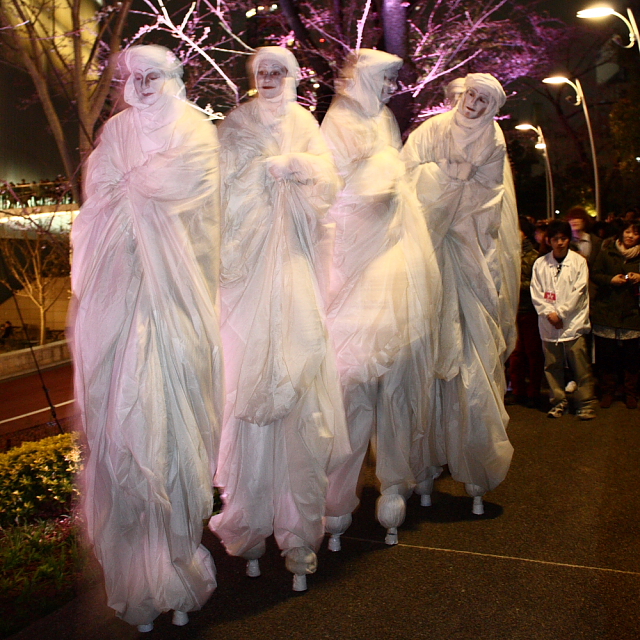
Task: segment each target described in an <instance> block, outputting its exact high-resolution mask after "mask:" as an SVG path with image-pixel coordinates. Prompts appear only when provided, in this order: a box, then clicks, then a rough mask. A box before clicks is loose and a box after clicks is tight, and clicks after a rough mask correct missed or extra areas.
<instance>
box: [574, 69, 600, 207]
mask: <svg viewBox="0 0 640 640" xmlns="http://www.w3.org/2000/svg"><path fill="white" fill-rule="evenodd" d="M576 86H577V88H578V98H579V99H580V102H582V110H583V111H584V119H585V120H586V121H587V131H588V132H589V144H590V145H591V158H592V159H593V181H594V184H595V195H596V218H597V219H598V220H601V219H602V218H601V212H600V179H599V178H598V160H597V158H596V145H595V143H594V141H593V131H592V130H591V119H590V118H589V110H588V109H587V101H586V100H585V99H584V93H583V92H582V86H581V85H580V80H578V79H577V78H576Z"/></svg>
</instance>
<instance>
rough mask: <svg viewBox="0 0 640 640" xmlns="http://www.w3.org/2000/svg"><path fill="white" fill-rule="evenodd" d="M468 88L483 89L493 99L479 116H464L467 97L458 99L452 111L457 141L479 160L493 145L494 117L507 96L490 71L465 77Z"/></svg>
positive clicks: (452, 129) (454, 134) (459, 145)
mask: <svg viewBox="0 0 640 640" xmlns="http://www.w3.org/2000/svg"><path fill="white" fill-rule="evenodd" d="M464 87H465V91H466V90H467V89H471V88H474V89H477V90H479V91H481V92H482V93H483V94H484V95H485V96H487V98H488V100H489V104H488V105H487V110H486V111H485V112H484V113H483V114H482V115H481V116H480V117H478V118H467V117H465V116H464V115H463V113H462V107H463V104H464V96H462V97H461V98H460V100H459V101H458V106H457V108H456V109H452V110H451V111H450V112H449V113H452V114H453V122H452V128H451V131H452V133H453V138H454V140H455V141H456V144H457V145H458V147H459V148H460V149H466V150H467V152H468V153H470V154H471V156H470V157H473V158H474V159H475V160H477V159H478V158H479V157H480V155H482V154H483V153H484V151H487V150H489V148H490V146H491V145H492V144H493V139H494V137H495V134H494V129H495V123H494V120H493V119H494V117H495V115H496V114H497V113H498V111H499V110H500V107H501V106H502V105H503V104H504V103H505V102H506V100H507V96H506V94H505V92H504V89H503V88H502V85H501V84H500V83H499V82H498V81H497V80H496V79H495V78H494V77H493V76H492V75H491V74H489V73H470V74H469V75H467V76H466V77H465V79H464ZM471 149H473V151H471ZM472 162H473V160H472ZM474 164H476V163H474Z"/></svg>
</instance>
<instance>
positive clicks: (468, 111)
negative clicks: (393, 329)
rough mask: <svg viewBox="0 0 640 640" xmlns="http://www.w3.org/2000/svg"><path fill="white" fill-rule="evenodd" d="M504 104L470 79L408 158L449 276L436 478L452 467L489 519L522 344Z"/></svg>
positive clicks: (480, 78)
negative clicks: (512, 364) (501, 118)
mask: <svg viewBox="0 0 640 640" xmlns="http://www.w3.org/2000/svg"><path fill="white" fill-rule="evenodd" d="M505 100H506V96H505V93H504V90H503V89H502V86H501V85H500V83H499V82H498V81H497V80H496V79H495V78H494V77H493V76H491V75H489V74H486V73H472V74H469V75H468V76H467V77H466V79H465V93H464V96H463V97H462V99H461V100H460V101H459V102H458V104H457V107H456V108H454V109H452V110H451V111H449V112H447V113H444V114H440V115H437V116H434V117H433V118H431V119H430V120H427V121H426V122H425V123H423V124H422V125H420V127H418V129H416V131H414V132H413V133H412V134H411V135H410V136H409V139H408V140H407V143H406V144H405V147H404V150H403V157H404V159H405V161H406V163H407V169H408V170H409V171H412V172H413V176H412V177H413V180H414V181H415V183H416V189H417V194H418V197H419V199H420V200H421V202H422V205H423V208H424V212H425V216H426V220H427V225H428V227H429V231H430V234H431V240H432V242H433V246H434V248H435V250H436V253H437V255H438V262H439V265H440V270H441V274H442V283H443V306H442V310H441V313H440V322H441V329H440V337H439V346H438V351H439V356H440V359H441V360H440V362H439V364H438V372H439V373H438V375H439V376H440V377H441V378H442V379H440V380H437V381H436V388H437V393H436V398H435V400H436V401H435V404H434V418H433V420H432V421H431V422H430V425H431V428H430V434H429V437H428V438H425V440H424V441H423V442H424V444H425V449H424V452H423V464H424V465H426V466H427V467H428V468H430V473H429V476H430V477H427V478H426V479H425V480H424V481H423V482H422V483H421V484H419V485H418V487H417V491H418V493H421V494H422V495H423V504H425V505H428V504H430V499H429V497H428V496H429V494H430V493H431V490H432V487H433V478H434V477H437V475H438V474H439V472H440V471H441V465H442V464H447V465H448V466H449V470H450V472H451V475H452V476H453V478H454V479H456V480H458V481H460V482H464V483H465V488H466V490H467V493H468V494H469V495H470V496H472V497H473V498H474V501H473V512H474V513H476V514H481V513H483V504H482V496H483V495H484V494H485V493H486V492H487V491H490V490H491V489H494V488H495V487H496V486H498V485H499V484H500V482H502V481H503V480H504V478H505V476H506V474H507V471H508V470H509V465H510V463H511V456H512V453H513V447H512V446H511V443H510V442H509V439H508V437H507V432H506V428H507V424H508V420H509V417H508V415H507V413H506V411H505V408H504V392H505V376H504V363H505V361H506V359H507V358H508V357H509V354H510V353H511V351H512V350H513V347H514V344H515V337H516V333H515V332H516V330H515V316H516V311H517V306H518V292H519V282H520V280H519V278H520V238H519V232H518V219H517V211H516V203H515V193H514V188H513V179H512V176H511V169H510V166H509V162H508V158H507V154H506V145H505V141H504V136H503V134H502V131H501V129H500V127H499V126H498V124H497V123H496V122H495V121H494V117H495V115H496V114H497V113H498V110H499V109H500V107H501V106H502V105H503V104H504V102H505Z"/></svg>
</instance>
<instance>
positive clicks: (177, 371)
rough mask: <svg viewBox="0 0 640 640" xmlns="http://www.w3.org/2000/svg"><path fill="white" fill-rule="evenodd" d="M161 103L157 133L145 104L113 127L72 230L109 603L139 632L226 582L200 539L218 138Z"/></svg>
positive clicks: (209, 443)
mask: <svg viewBox="0 0 640 640" xmlns="http://www.w3.org/2000/svg"><path fill="white" fill-rule="evenodd" d="M156 105H157V110H156V113H161V114H162V117H161V118H160V119H159V120H157V121H156V125H157V126H155V127H151V128H147V130H146V132H143V130H142V127H141V125H140V113H139V110H138V108H129V109H126V110H125V111H123V112H121V113H120V114H118V115H116V116H115V117H113V118H111V119H110V120H109V121H108V122H107V124H106V125H105V127H104V129H103V132H102V135H101V137H100V143H99V145H98V147H97V148H96V149H95V151H94V152H93V153H92V155H91V157H90V159H89V162H88V166H87V171H86V192H87V200H86V203H85V204H84V206H83V207H82V210H81V212H80V214H79V216H78V218H77V219H76V221H75V223H74V226H73V248H74V255H73V272H72V283H73V293H74V313H73V316H72V318H71V323H72V328H71V341H72V344H73V355H74V364H75V393H76V400H77V403H78V406H79V408H80V411H81V415H82V425H83V429H84V431H85V434H86V439H87V445H88V458H87V461H86V468H85V471H84V477H83V482H84V486H83V489H82V494H83V507H84V514H85V517H86V523H87V531H88V535H89V539H90V540H91V542H92V543H93V545H94V548H95V552H96V555H97V557H98V559H99V561H100V563H101V565H102V568H103V570H104V575H105V581H106V591H107V596H108V603H109V606H110V607H112V608H113V609H115V610H116V612H117V614H118V616H120V617H121V618H123V619H124V620H126V621H127V622H129V623H131V624H134V625H144V624H148V623H150V622H151V621H152V620H153V619H154V618H155V617H156V616H157V615H158V614H159V613H161V612H162V611H167V610H170V609H177V610H180V611H185V612H186V611H192V610H195V609H199V608H200V607H201V606H202V605H203V604H204V603H205V602H206V600H207V599H208V597H209V595H210V594H211V592H212V591H213V590H214V589H215V586H216V580H215V568H214V564H213V560H212V558H211V556H210V554H209V552H208V551H207V550H206V549H205V548H204V547H203V546H202V545H200V541H201V537H202V526H203V519H208V518H209V517H210V515H211V511H212V506H213V505H212V502H213V501H212V495H213V494H212V478H213V475H214V473H215V460H216V453H217V448H218V440H219V420H220V418H221V416H222V397H221V386H222V385H221V381H222V350H221V341H220V336H219V329H218V326H219V318H218V311H217V308H216V304H215V299H216V295H217V281H218V271H219V269H218V262H219V173H218V142H217V135H216V131H215V128H214V127H213V126H212V125H211V124H210V123H209V122H206V121H204V120H203V118H202V115H201V114H200V113H199V112H198V111H196V110H195V109H194V108H193V107H191V106H190V105H189V104H188V103H186V102H183V101H180V100H177V99H176V98H173V97H171V96H167V95H164V96H163V97H162V99H161V100H159V102H158V103H156ZM154 106H155V105H154ZM145 149H147V150H145ZM149 149H152V150H151V151H150V150H149Z"/></svg>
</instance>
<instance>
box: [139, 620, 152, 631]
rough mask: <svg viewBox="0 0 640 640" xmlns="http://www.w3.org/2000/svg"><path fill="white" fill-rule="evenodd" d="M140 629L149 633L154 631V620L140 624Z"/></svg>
mask: <svg viewBox="0 0 640 640" xmlns="http://www.w3.org/2000/svg"><path fill="white" fill-rule="evenodd" d="M138 631H139V632H140V633H149V631H153V622H150V623H149V624H139V625H138Z"/></svg>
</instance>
